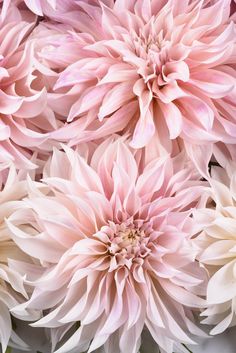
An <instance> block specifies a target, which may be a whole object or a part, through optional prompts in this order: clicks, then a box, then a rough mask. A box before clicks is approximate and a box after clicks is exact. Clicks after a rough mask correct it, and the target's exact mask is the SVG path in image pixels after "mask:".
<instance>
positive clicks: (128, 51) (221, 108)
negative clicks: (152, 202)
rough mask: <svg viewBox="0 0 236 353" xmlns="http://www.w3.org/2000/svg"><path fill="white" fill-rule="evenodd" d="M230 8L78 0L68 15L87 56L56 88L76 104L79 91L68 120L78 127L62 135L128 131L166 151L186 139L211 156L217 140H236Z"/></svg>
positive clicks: (73, 137)
mask: <svg viewBox="0 0 236 353" xmlns="http://www.w3.org/2000/svg"><path fill="white" fill-rule="evenodd" d="M230 3H231V1H230V0H218V1H214V2H209V1H206V0H204V1H194V2H193V1H178V0H174V1H167V0H163V1H160V0H152V1H151V0H136V1H123V0H117V1H112V0H110V1H101V2H98V1H91V2H90V1H79V2H77V10H74V11H72V12H71V14H70V16H69V15H68V16H65V17H64V18H63V16H61V18H60V17H58V21H62V22H63V21H64V22H63V23H66V24H68V25H71V26H72V27H74V33H72V34H71V35H72V37H73V40H74V43H76V45H77V48H78V54H77V58H76V60H74V62H73V63H72V64H70V65H69V66H68V67H67V68H65V70H64V71H62V72H61V73H60V75H59V79H58V80H57V83H56V85H55V87H54V88H55V90H56V91H55V92H58V93H60V92H63V94H64V95H65V96H67V97H68V99H71V95H72V92H74V93H76V97H77V99H76V101H75V102H74V103H73V104H72V105H71V108H70V111H69V115H68V119H67V121H68V122H73V123H72V124H68V125H66V126H64V127H63V128H62V129H60V130H59V131H56V132H55V133H53V134H52V137H54V138H56V139H61V140H64V141H67V140H68V139H70V143H71V145H73V144H76V143H78V142H81V141H85V140H91V139H95V138H97V134H98V136H99V137H103V136H107V135H108V134H110V133H111V132H112V133H114V132H119V131H123V130H124V129H125V130H127V131H129V132H130V133H131V134H132V141H131V146H132V147H134V148H140V147H143V146H146V145H147V144H148V142H149V141H150V139H151V138H152V137H153V136H155V137H156V138H159V139H161V141H162V143H163V144H164V146H165V144H166V141H169V139H171V140H174V139H176V138H178V137H179V138H181V139H183V140H184V141H185V143H186V144H187V146H188V148H187V150H191V148H192V146H193V145H194V146H195V145H196V146H198V145H204V144H207V146H208V148H207V149H209V150H211V144H212V143H213V142H217V141H222V142H224V143H233V144H234V143H235V138H236V123H235V116H234V115H235V104H234V101H235V82H236V81H235V78H236V72H235V66H234V65H235V42H236V36H235V24H234V22H233V21H230ZM215 14H217V16H215ZM75 18H77V21H75ZM59 46H60V45H59ZM62 46H63V44H62ZM50 49H51V50H52V52H53V51H54V49H55V48H54V49H53V48H50ZM65 55H66V57H68V52H67V51H66V53H65ZM67 91H68V95H67V93H66V92H67ZM194 148H195V147H194ZM204 149H205V150H206V148H204ZM190 154H191V153H190ZM200 155H201V158H202V156H203V154H202V153H201V154H200ZM198 163H200V162H198Z"/></svg>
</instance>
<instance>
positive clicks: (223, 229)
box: [195, 164, 236, 334]
mask: <svg viewBox="0 0 236 353" xmlns="http://www.w3.org/2000/svg"><path fill="white" fill-rule="evenodd" d="M212 173H213V176H214V178H213V179H212V180H211V188H212V189H211V193H210V200H208V202H209V205H208V207H206V208H204V209H202V210H197V211H196V213H195V219H196V222H197V223H198V224H199V225H200V226H201V227H202V229H203V232H202V233H201V234H200V235H199V236H198V237H197V238H196V244H197V246H198V247H199V249H200V253H199V254H200V255H199V261H200V262H201V263H203V264H205V265H206V267H208V269H209V272H210V275H211V278H210V280H209V283H208V287H207V302H208V305H209V308H208V309H207V310H205V311H204V312H203V314H202V315H204V316H207V318H206V319H204V321H203V322H205V323H207V324H211V325H215V327H214V328H213V329H212V331H211V333H212V334H217V333H220V332H223V331H224V330H225V329H226V328H227V327H229V326H233V325H235V324H236V315H235V314H236V238H235V234H236V165H234V164H233V165H232V164H231V165H228V168H227V170H223V169H222V168H219V167H218V168H215V169H214V170H213V171H212Z"/></svg>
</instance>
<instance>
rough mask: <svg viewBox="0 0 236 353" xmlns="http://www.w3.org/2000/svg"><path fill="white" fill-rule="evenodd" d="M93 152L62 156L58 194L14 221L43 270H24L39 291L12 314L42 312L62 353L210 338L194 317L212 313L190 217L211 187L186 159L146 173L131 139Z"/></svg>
mask: <svg viewBox="0 0 236 353" xmlns="http://www.w3.org/2000/svg"><path fill="white" fill-rule="evenodd" d="M92 148H94V146H92V145H90V146H87V147H86V146H82V145H81V146H80V147H79V150H78V151H79V152H78V151H73V150H71V149H69V148H68V147H65V152H61V151H59V150H57V149H55V150H54V153H53V156H52V158H51V160H49V162H48V163H47V165H46V168H45V178H44V183H46V184H47V185H48V186H49V188H50V192H49V193H48V194H47V195H45V194H40V193H39V192H38V191H37V192H36V193H35V194H34V192H33V191H32V188H31V190H30V195H29V197H28V198H27V199H25V200H24V201H22V209H21V210H19V211H16V212H15V213H14V214H13V215H12V216H10V217H9V219H8V221H7V224H8V226H9V229H10V231H11V233H12V237H13V239H14V241H15V242H16V244H17V245H18V246H19V247H20V248H21V249H22V250H23V251H24V252H26V253H27V254H28V255H30V256H32V257H33V258H35V261H38V264H37V265H35V266H32V265H30V266H27V264H26V263H24V264H22V265H21V264H20V262H19V263H17V266H16V269H18V270H19V271H20V272H21V273H25V274H26V283H27V284H28V285H30V286H32V287H33V288H34V290H33V294H32V296H31V298H30V300H29V301H28V302H26V303H25V304H22V305H20V306H18V307H16V308H15V309H14V310H13V311H14V313H17V315H18V317H20V315H21V313H22V314H23V315H24V314H25V313H26V312H27V310H29V309H34V310H40V311H42V312H43V313H44V315H43V317H42V318H41V319H40V320H39V321H38V322H36V323H35V324H34V326H42V327H47V328H50V331H51V339H52V347H53V348H52V350H53V351H56V352H57V353H63V352H71V353H72V352H77V353H79V352H85V351H87V350H88V352H92V351H96V352H98V351H99V352H106V353H111V352H117V353H118V352H121V353H125V352H127V347H129V353H132V352H133V353H137V352H138V351H139V348H140V344H141V333H142V331H143V329H144V327H145V328H146V329H147V330H148V331H149V332H150V334H151V335H152V337H153V339H154V340H155V341H156V343H157V344H158V345H159V347H160V349H161V351H162V352H168V353H172V352H173V347H174V346H175V345H176V347H178V346H179V347H180V346H181V344H180V343H187V344H188V343H193V340H194V336H198V335H201V334H202V332H201V330H200V329H199V328H198V326H197V325H196V323H195V319H194V312H196V313H198V312H199V308H202V307H204V305H205V301H204V299H203V296H204V294H205V285H206V283H205V281H206V273H205V271H204V269H202V268H201V267H200V266H199V264H198V262H197V261H195V255H196V253H195V250H194V248H193V247H192V243H191V236H192V235H193V234H194V229H195V225H194V223H193V219H192V217H191V214H192V210H193V208H194V207H197V206H199V207H200V204H201V195H202V193H203V192H204V190H205V184H204V182H202V181H200V180H199V179H198V178H197V177H196V172H195V169H194V168H193V167H192V164H189V163H188V162H186V159H185V156H184V154H183V153H182V154H180V155H178V156H177V157H176V158H175V159H171V158H170V157H168V156H167V157H165V158H157V159H155V160H153V161H152V162H150V163H148V164H146V165H145V163H144V158H143V153H142V151H137V150H136V152H135V151H132V150H131V149H130V148H128V144H127V143H126V142H125V139H124V138H123V137H122V138H118V139H114V138H110V139H107V140H106V141H105V142H103V143H102V144H101V145H100V146H99V147H97V148H96V149H95V151H94V152H92ZM82 156H83V157H82ZM42 270H43V271H44V272H43V273H42ZM70 329H71V330H72V331H70V336H69V337H67V339H66V342H65V343H64V344H62V343H61V344H60V346H59V347H58V344H59V342H60V341H62V342H63V340H64V339H65V337H64V336H65V334H66V333H67V334H69V333H68V331H69V330H70ZM56 346H57V348H55V347H56ZM97 349H99V350H97ZM179 349H180V348H179Z"/></svg>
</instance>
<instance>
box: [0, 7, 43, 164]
mask: <svg viewBox="0 0 236 353" xmlns="http://www.w3.org/2000/svg"><path fill="white" fill-rule="evenodd" d="M3 10H4V8H2V12H3ZM34 27H35V16H32V14H31V13H30V12H29V11H28V12H27V11H22V12H20V11H19V10H18V9H17V8H16V6H14V5H13V4H12V5H11V6H10V7H9V8H8V9H7V14H6V16H5V17H4V18H1V19H0V48H1V49H0V61H1V63H0V76H1V77H0V115H1V119H0V163H1V164H2V163H7V162H12V161H13V162H14V163H15V166H16V167H17V168H21V169H30V168H31V169H32V168H34V167H35V165H34V164H33V163H31V162H30V160H29V159H30V158H31V155H32V150H34V149H37V146H39V145H40V144H42V143H43V142H44V141H45V140H46V136H47V134H46V133H45V134H44V132H45V131H46V132H47V129H48V125H49V124H50V123H49V122H48V120H49V119H48V118H45V117H44V115H45V114H44V109H45V106H46V90H45V88H44V87H42V88H41V89H40V90H35V89H34V84H33V81H34V76H33V73H34V71H35V67H34V46H33V42H30V41H28V40H27V38H28V36H29V34H30V33H31V32H32V30H33V29H34ZM42 122H44V124H42Z"/></svg>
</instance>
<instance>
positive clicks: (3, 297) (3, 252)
mask: <svg viewBox="0 0 236 353" xmlns="http://www.w3.org/2000/svg"><path fill="white" fill-rule="evenodd" d="M26 194H27V187H26V182H25V181H20V180H19V177H18V175H17V174H16V172H15V168H14V167H13V166H12V167H11V168H10V169H9V172H8V176H7V180H6V183H5V186H4V187H2V188H1V191H0V345H1V346H2V352H3V353H4V352H5V350H6V347H7V345H8V344H10V345H11V346H13V347H14V346H17V347H18V348H21V349H27V348H28V347H27V345H26V344H25V343H24V342H23V341H22V340H21V339H20V337H18V336H17V335H16V333H15V332H14V331H13V330H12V322H11V316H10V312H9V310H10V309H11V308H12V307H14V306H16V305H17V304H19V303H21V302H22V301H24V300H26V299H25V298H27V294H26V291H25V288H24V283H23V277H22V276H21V275H20V274H19V273H18V271H15V270H14V269H11V268H10V267H9V266H8V261H13V260H15V261H16V260H17V261H19V260H21V261H29V257H28V256H27V255H26V254H24V253H23V252H22V251H21V250H20V249H19V248H18V247H17V245H16V244H15V243H14V242H13V241H12V239H11V237H10V233H9V231H8V229H7V227H6V224H5V222H4V218H5V217H9V216H10V215H11V214H12V213H13V212H14V211H16V210H17V209H19V206H21V203H19V200H21V199H22V198H23V197H24V196H26ZM9 341H10V342H9Z"/></svg>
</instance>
